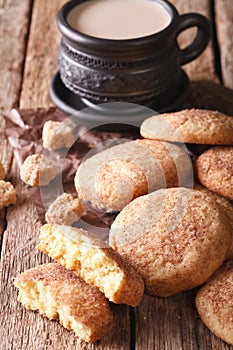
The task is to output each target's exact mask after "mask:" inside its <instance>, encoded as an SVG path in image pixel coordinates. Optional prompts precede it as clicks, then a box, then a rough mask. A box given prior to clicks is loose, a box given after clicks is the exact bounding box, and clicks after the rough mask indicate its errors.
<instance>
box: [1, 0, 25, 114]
mask: <svg viewBox="0 0 233 350" xmlns="http://www.w3.org/2000/svg"><path fill="white" fill-rule="evenodd" d="M30 7H31V1H30V0H17V1H15V0H7V1H5V0H0V57H1V79H0V111H3V110H7V109H10V108H12V107H13V106H17V105H18V102H19V93H20V89H21V82H22V69H23V62H24V52H25V46H26V36H27V32H28V23H29V19H30V16H29V14H30Z"/></svg>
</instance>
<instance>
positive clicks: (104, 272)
mask: <svg viewBox="0 0 233 350" xmlns="http://www.w3.org/2000/svg"><path fill="white" fill-rule="evenodd" d="M37 248H38V249H39V250H41V251H42V252H44V253H45V254H48V256H50V257H51V258H53V259H54V260H56V261H57V262H59V263H60V264H61V265H63V266H65V267H66V268H67V269H69V270H72V271H74V272H75V273H76V274H78V275H79V276H81V277H82V278H83V279H84V280H85V281H86V282H88V283H90V284H92V285H95V286H97V287H98V288H99V289H100V290H101V291H102V292H103V293H104V294H105V296H106V297H107V298H108V299H109V300H110V301H112V302H114V303H116V304H128V305H132V306H135V305H137V304H139V302H140V301H141V299H142V296H143V292H144V283H143V280H142V278H141V277H140V275H139V274H138V273H137V272H136V271H135V270H134V269H133V268H132V267H131V266H129V265H128V264H127V263H125V262H124V260H123V258H122V257H121V256H120V255H119V254H117V253H116V252H115V251H114V250H113V249H112V248H111V247H109V245H107V244H106V243H104V242H103V241H101V240H100V239H98V238H96V237H94V236H93V235H91V234H90V233H88V232H86V231H84V230H82V229H78V228H74V227H70V226H62V225H44V226H42V228H41V233H40V244H39V245H38V247H37Z"/></svg>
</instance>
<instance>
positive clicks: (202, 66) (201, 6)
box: [170, 0, 218, 81]
mask: <svg viewBox="0 0 233 350" xmlns="http://www.w3.org/2000/svg"><path fill="white" fill-rule="evenodd" d="M170 2H171V3H173V5H174V6H175V7H176V8H177V10H178V12H179V13H180V14H184V13H189V12H196V13H200V14H202V15H204V16H206V17H207V18H208V19H210V20H211V18H210V17H211V15H210V12H211V11H210V3H211V1H210V0H202V1H196V0H189V1H187V0H170ZM195 33H196V32H195V29H192V28H191V29H188V30H187V31H185V32H183V33H182V34H180V35H179V37H178V42H179V44H180V46H181V47H186V46H187V45H188V44H189V43H190V42H191V41H192V40H193V38H194V36H195ZM183 67H184V70H185V71H186V73H187V74H188V76H189V78H190V79H194V80H205V79H206V80H213V81H214V80H215V81H217V80H218V79H217V77H216V74H215V59H214V52H213V44H212V41H210V43H209V45H208V47H207V48H206V50H205V51H204V52H203V53H202V54H201V55H200V56H199V57H198V58H196V59H195V60H194V61H192V62H190V63H188V64H187V65H185V66H183Z"/></svg>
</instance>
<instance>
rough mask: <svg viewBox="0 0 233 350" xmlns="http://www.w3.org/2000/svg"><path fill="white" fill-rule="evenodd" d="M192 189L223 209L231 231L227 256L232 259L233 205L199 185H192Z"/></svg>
mask: <svg viewBox="0 0 233 350" xmlns="http://www.w3.org/2000/svg"><path fill="white" fill-rule="evenodd" d="M194 189H195V190H198V191H202V192H204V193H205V194H206V195H207V196H210V197H211V198H212V200H213V201H215V202H216V203H218V204H219V205H221V206H222V207H223V209H225V212H226V214H227V216H228V219H229V226H230V229H231V242H230V246H229V250H228V254H227V258H228V259H233V203H232V202H231V201H229V200H228V199H227V198H225V197H222V196H220V195H219V194H217V193H215V192H212V191H209V190H208V189H207V188H206V187H203V186H202V185H200V184H199V183H195V184H194Z"/></svg>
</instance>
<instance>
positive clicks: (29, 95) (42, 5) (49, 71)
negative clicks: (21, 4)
mask: <svg viewBox="0 0 233 350" xmlns="http://www.w3.org/2000/svg"><path fill="white" fill-rule="evenodd" d="M65 2H66V1H65V0H58V1H47V0H35V1H34V6H33V15H32V22H31V29H30V35H29V43H28V49H27V57H26V62H25V70H24V77H23V87H22V93H21V97H20V107H21V108H29V107H33V108H34V107H48V106H49V105H51V104H52V103H51V101H50V99H49V95H48V88H49V84H50V81H51V78H52V77H53V75H54V74H55V72H56V71H57V64H56V51H57V46H58V44H59V41H60V38H61V36H60V33H59V31H58V29H57V26H56V14H57V12H58V10H59V9H60V8H61V6H62V5H63V4H64V3H65Z"/></svg>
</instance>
